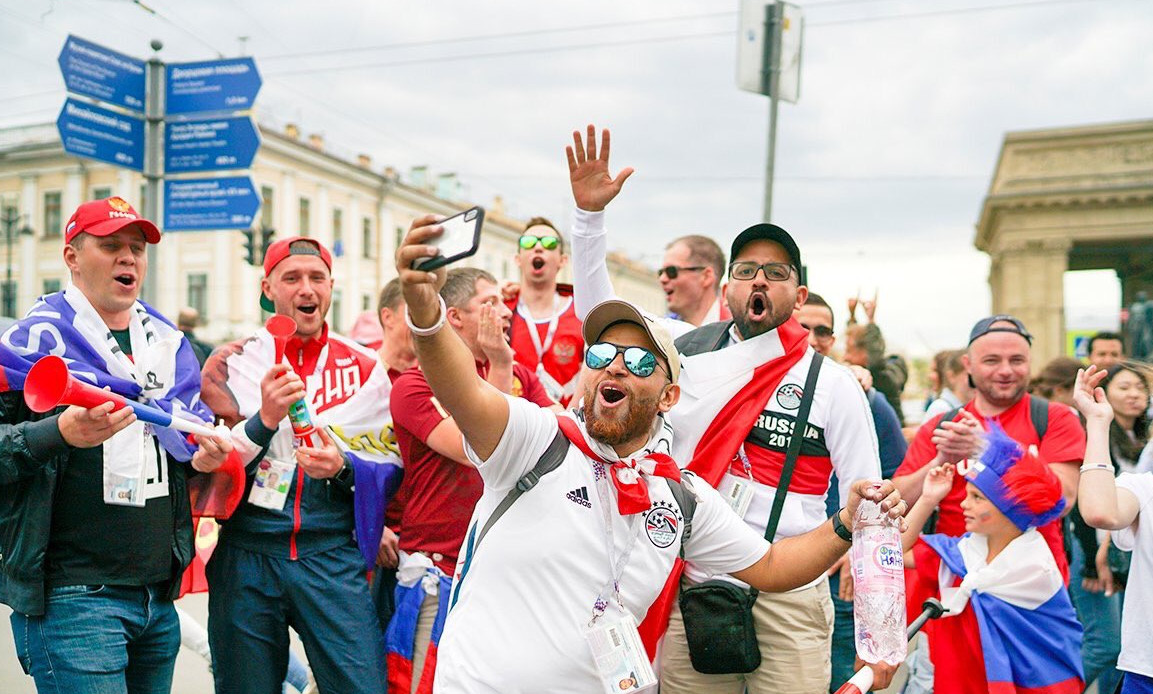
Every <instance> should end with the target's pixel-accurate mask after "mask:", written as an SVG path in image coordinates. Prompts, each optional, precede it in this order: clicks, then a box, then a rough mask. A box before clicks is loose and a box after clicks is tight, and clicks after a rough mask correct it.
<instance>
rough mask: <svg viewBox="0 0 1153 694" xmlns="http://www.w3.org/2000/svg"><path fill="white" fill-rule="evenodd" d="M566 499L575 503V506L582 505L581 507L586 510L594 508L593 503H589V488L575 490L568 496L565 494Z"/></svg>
mask: <svg viewBox="0 0 1153 694" xmlns="http://www.w3.org/2000/svg"><path fill="white" fill-rule="evenodd" d="M565 498H566V499H568V500H569V501H571V502H573V503H574V504H580V505H581V506H584V507H585V508H592V507H593V505H592V502H591V501H589V490H588V487H580V488H578V489H574V490H572V491H571V492H569V493H568V494H565Z"/></svg>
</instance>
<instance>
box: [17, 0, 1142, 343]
mask: <svg viewBox="0 0 1153 694" xmlns="http://www.w3.org/2000/svg"><path fill="white" fill-rule="evenodd" d="M798 4H799V5H800V6H801V7H802V9H803V10H804V13H805V23H806V26H805V30H804V55H803V61H802V76H801V96H800V100H799V102H798V103H796V104H782V105H781V107H780V122H779V125H778V136H777V137H778V144H777V146H778V150H777V160H776V175H777V180H776V185H775V189H774V190H775V192H774V210H773V215H772V217H773V221H775V222H776V223H778V224H780V225H782V226H784V227H785V228H786V229H789V230H790V231H791V232H792V233H793V234H794V236H796V238H797V239H798V242H799V243H800V245H801V248H802V252H803V255H804V259H805V262H806V264H807V265H808V266H809V278H810V282H809V284H810V287H811V288H813V289H814V290H815V291H818V292H820V293H822V294H823V295H825V296H826V298H827V299H829V300H830V301H831V302H832V303H833V304H834V306H835V307H836V308H837V309H838V311H839V314H840V315H839V316H838V325H840V324H841V323H843V314H844V313H845V311H844V309H843V308H842V307H843V306H844V301H845V299H846V298H847V296H849V295H852V294H856V293H857V292H858V291H860V292H861V293H862V295H865V296H871V295H872V293H873V292H875V291H876V292H879V306H880V309H879V311H878V321H879V322H880V323H881V324H882V327H883V328H884V329H885V331H886V334H887V336H888V338H889V341H890V343H891V346H892V347H893V348H895V349H901V350H905V351H907V352H909V353H913V354H921V353H928V352H931V351H935V350H937V349H942V348H946V347H951V346H954V345H959V344H960V343H961V342H963V340H964V337H965V335H966V334H967V332H968V328H969V326H970V325H971V324H972V323H973V322H974V321H975V320H976V319H977V318H979V317H981V316H982V315H984V314H986V313H987V312H988V310H989V306H990V298H989V291H988V285H987V282H986V276H987V271H988V260H987V258H986V257H985V256H984V255H983V254H981V253H979V252H977V251H976V250H975V249H974V248H973V245H972V240H973V235H974V224H975V222H976V220H977V218H978V215H979V212H980V208H981V203H982V200H983V197H984V195H985V193H986V191H987V189H988V185H989V180H990V178H991V175H992V171H993V167H994V165H995V163H996V159H997V155H998V152H999V150H1000V145H1001V141H1002V138H1003V135H1004V133H1005V132H1007V131H1014V130H1030V129H1038V128H1051V127H1062V126H1070V125H1082V124H1093V123H1107V122H1114V121H1126V120H1138V119H1147V118H1150V117H1153V114H1151V112H1153V108H1151V107H1153V84H1151V81H1150V77H1149V76H1150V75H1153V50H1150V48H1149V47H1150V37H1151V36H1153V2H1149V0H1003V1H1001V2H997V1H995V0H918V1H902V0H813V1H811V2H805V1H802V2H799V3H798ZM738 5H739V2H738V0H661V1H660V2H657V1H656V0H634V1H633V2H620V1H619V0H617V1H612V2H610V1H608V0H581V1H580V2H576V1H573V0H549V1H548V2H535V3H533V2H525V1H523V0H521V1H519V2H512V1H510V0H490V1H488V2H466V1H465V0H427V1H425V2H419V3H418V2H408V1H406V2H399V1H397V0H387V1H376V2H368V1H367V0H360V1H359V2H352V1H350V0H327V1H326V2H323V3H321V2H303V1H301V0H296V1H295V2H293V1H285V0H277V1H273V0H227V1H225V0H197V2H194V3H190V2H178V1H176V0H146V2H140V3H134V2H132V1H131V0H67V1H65V0H54V1H52V0H19V1H17V0H0V65H2V66H3V67H4V69H3V70H2V71H0V93H3V94H4V95H5V96H4V98H3V99H2V100H0V127H4V126H10V125H18V124H26V123H38V122H49V121H52V120H55V118H56V115H57V114H58V112H59V110H60V107H61V103H62V101H63V98H64V88H63V82H62V80H61V78H60V75H59V69H58V67H57V64H56V57H57V55H58V53H59V51H60V48H61V46H62V45H63V42H64V39H65V37H66V36H67V35H68V34H69V33H73V34H76V35H78V36H81V37H84V38H87V39H89V40H92V41H94V42H96V43H100V44H102V45H105V46H108V47H110V48H114V49H116V50H119V51H121V52H124V53H128V54H131V55H135V56H138V57H142V58H144V57H148V55H149V54H150V52H151V51H150V49H149V48H148V43H149V40H150V39H153V38H159V39H161V40H162V41H163V42H164V45H165V47H164V49H163V51H162V52H161V56H162V58H163V59H164V60H166V61H169V62H181V61H194V60H205V59H212V58H215V57H217V56H218V55H225V56H232V55H237V54H239V53H241V52H243V53H245V54H249V55H252V56H254V57H255V58H256V61H257V64H258V66H259V68H260V70H261V72H262V73H263V75H264V79H265V83H264V89H263V91H262V92H261V94H260V96H259V98H258V100H257V111H258V117H259V118H260V119H261V120H262V121H264V122H266V123H269V124H272V125H276V126H279V125H283V124H284V123H286V122H294V123H297V124H299V125H300V126H301V129H302V130H303V131H304V132H305V133H306V134H308V133H320V134H323V135H324V136H325V138H326V139H327V141H328V143H329V145H330V146H331V147H332V148H333V149H335V150H336V151H338V152H340V153H344V154H347V155H349V156H352V155H354V154H356V153H358V152H366V153H370V154H372V155H373V157H374V161H375V162H376V163H377V164H378V165H380V166H383V165H385V164H389V165H392V166H395V167H396V168H397V169H399V170H400V171H402V172H407V171H408V170H409V169H410V167H412V166H415V165H422V164H423V165H428V166H429V168H430V170H431V171H432V172H433V173H440V172H456V173H457V174H458V175H459V176H460V178H461V179H462V181H463V183H464V186H465V187H464V191H465V194H466V196H467V197H468V198H470V199H472V200H475V201H477V202H479V203H481V204H487V203H489V202H490V201H491V200H492V197H493V196H494V195H498V194H499V195H501V196H502V197H503V198H504V200H505V202H506V205H507V207H508V210H509V211H510V212H511V213H512V214H514V215H517V216H520V217H526V218H527V217H528V216H532V215H536V214H544V215H546V216H551V217H553V218H555V219H558V220H562V221H564V220H567V218H568V217H569V214H570V212H569V205H570V204H571V203H570V199H569V194H568V187H567V170H566V168H565V164H564V146H565V145H566V144H567V143H568V142H570V138H571V135H570V133H571V131H572V130H573V129H574V128H580V127H583V126H584V125H585V124H587V123H595V124H597V125H601V126H607V127H610V128H611V129H612V132H613V136H614V147H613V161H612V165H613V168H614V169H617V168H619V167H622V166H632V167H634V168H636V170H637V173H636V174H635V175H634V176H633V177H632V179H630V180H629V182H628V184H627V185H626V188H625V191H624V192H623V193H622V195H621V197H620V198H619V199H618V200H617V201H616V202H614V203H613V206H612V207H611V208H610V212H609V214H610V217H609V227H610V232H611V233H612V234H613V236H614V244H615V245H616V246H617V247H619V248H620V249H621V250H624V251H626V252H629V253H630V254H632V255H634V256H636V257H639V258H642V259H644V260H646V261H648V262H650V263H652V264H654V265H655V264H656V263H657V261H658V260H659V259H660V255H661V251H660V249H661V248H663V246H664V245H665V243H667V241H668V240H669V239H671V238H673V237H676V236H680V235H683V234H690V233H704V234H709V235H712V236H713V237H715V238H716V239H717V240H718V241H719V242H720V243H721V244H722V245H723V246H725V247H727V245H728V243H729V242H730V241H731V239H732V238H733V236H735V235H736V233H737V232H739V231H740V230H741V229H743V228H744V227H745V226H747V225H749V224H751V223H754V222H757V221H760V218H761V214H762V200H763V189H764V188H763V186H764V169H765V151H766V139H767V131H768V100H767V99H766V98H764V97H762V96H759V95H755V94H750V93H746V92H742V91H739V90H738V89H737V88H736V85H735V73H736V45H737V38H736V35H737V31H736V29H737V9H738ZM1078 274H1082V275H1083V274H1084V273H1078ZM1068 282H1069V283H1072V284H1073V285H1074V286H1076V287H1077V288H1078V289H1079V290H1080V291H1078V292H1077V293H1078V295H1080V296H1081V297H1082V298H1080V299H1078V305H1077V307H1076V312H1077V317H1074V321H1075V322H1084V316H1096V315H1100V316H1105V317H1104V318H1101V319H1100V320H1101V321H1103V324H1106V325H1107V324H1108V323H1109V320H1110V318H1109V315H1110V313H1111V312H1112V313H1115V307H1116V302H1117V301H1118V300H1119V299H1118V297H1117V289H1116V282H1115V281H1114V280H1111V279H1110V278H1109V277H1107V276H1105V277H1103V276H1102V275H1101V273H1094V274H1093V275H1091V276H1081V277H1074V276H1071V277H1069V278H1068Z"/></svg>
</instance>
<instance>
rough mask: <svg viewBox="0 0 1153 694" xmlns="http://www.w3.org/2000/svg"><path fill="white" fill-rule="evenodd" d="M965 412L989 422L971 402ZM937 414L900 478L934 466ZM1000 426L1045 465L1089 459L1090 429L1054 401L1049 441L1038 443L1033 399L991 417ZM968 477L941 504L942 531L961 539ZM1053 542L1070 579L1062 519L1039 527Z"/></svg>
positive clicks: (911, 451)
mask: <svg viewBox="0 0 1153 694" xmlns="http://www.w3.org/2000/svg"><path fill="white" fill-rule="evenodd" d="M965 409H966V410H968V411H970V412H972V413H973V414H974V415H975V416H976V417H977V419H980V420H981V421H982V422H984V421H985V417H983V416H982V415H981V414H980V413H979V412H977V407H976V405H975V404H974V403H973V402H972V401H970V402H969V403H968V404H966V405H965ZM943 416H944V415H943V414H942V415H938V416H936V417H933V418H932V419H930V420H929V421H928V422H926V423H924V424H922V425H921V428H920V429H918V430H917V436H916V437H915V438H914V439H913V442H912V443H911V444H909V450H908V452H907V453H905V459H904V460H903V461H902V462H901V467H899V468H897V472H896V474H895V475H894V476H895V477H901V476H903V475H910V474H912V473H914V472H916V471H917V470H920V469H921V468H923V467H924V466H925V465H928V464H929V461H931V460H932V459H933V458H934V457H935V456H936V455H937V447H936V446H935V445H933V441H932V437H933V430H934V429H936V428H937V424H938V423H939V422H940V421H941V417H943ZM990 419H992V420H993V421H995V422H997V423H998V424H1000V425H1001V428H1002V429H1004V430H1005V433H1006V434H1008V435H1009V437H1010V438H1012V439H1013V440H1014V441H1016V442H1017V443H1019V444H1021V445H1022V446H1024V447H1025V448H1029V447H1031V446H1036V451H1037V459H1038V460H1040V461H1041V462H1043V463H1068V464H1070V465H1076V466H1080V464H1081V460H1082V458H1084V457H1085V430H1084V429H1082V428H1081V421H1080V420H1079V419H1078V418H1077V415H1076V414H1074V413H1073V410H1072V409H1071V408H1069V407H1068V406H1066V405H1062V404H1060V403H1055V402H1051V403H1049V426H1048V428H1047V429H1046V430H1045V438H1044V439H1042V440H1038V439H1037V430H1036V429H1035V428H1034V427H1033V419H1032V417H1031V416H1030V414H1029V397H1028V396H1024V397H1022V398H1021V399H1020V400H1018V401H1017V402H1016V403H1015V404H1014V405H1013V406H1012V407H1010V408H1009V409H1007V410H1005V411H1004V412H1002V413H1001V414H999V415H996V416H995V417H990ZM965 482H966V480H965V478H964V477H962V476H961V475H957V476H955V477H954V478H953V489H952V490H951V491H950V492H949V493H948V495H946V496H945V498H944V499H942V500H941V505H940V506H939V515H938V518H937V530H936V531H937V532H939V533H942V534H945V535H952V536H959V535H964V534H965V515H964V513H962V511H961V501H962V500H963V499H964V498H965ZM1037 530H1038V531H1040V533H1041V535H1043V536H1044V537H1045V541H1046V542H1048V543H1049V549H1051V550H1052V551H1053V558H1054V559H1056V560H1057V567H1058V568H1060V569H1061V574H1062V575H1063V576H1064V577H1065V581H1066V583H1067V582H1068V581H1069V563H1068V562H1067V561H1066V560H1065V543H1064V540H1063V538H1062V535H1061V519H1059V518H1058V519H1056V520H1054V521H1051V522H1049V523H1047V524H1046V525H1043V526H1041V527H1040V528H1038V529H1037Z"/></svg>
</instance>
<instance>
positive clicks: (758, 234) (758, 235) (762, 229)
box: [729, 223, 804, 283]
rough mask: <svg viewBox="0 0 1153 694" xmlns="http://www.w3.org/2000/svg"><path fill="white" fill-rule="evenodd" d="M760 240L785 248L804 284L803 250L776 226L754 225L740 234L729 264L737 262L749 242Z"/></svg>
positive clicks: (730, 254) (787, 233)
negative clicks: (802, 272)
mask: <svg viewBox="0 0 1153 694" xmlns="http://www.w3.org/2000/svg"><path fill="white" fill-rule="evenodd" d="M759 239H764V240H766V241H775V242H776V243H779V244H781V245H782V246H784V248H785V252H787V253H788V254H789V259H790V260H791V261H792V263H793V268H794V269H795V270H796V271H797V277H798V278H801V281H802V283H803V282H804V278H802V277H801V249H799V248H797V242H796V241H794V240H793V237H792V236H791V235H789V232H787V231H785V230H784V229H782V228H781V227H779V226H777V225H776V224H765V223H762V224H754V225H752V226H751V227H749V228H748V229H745V230H744V231H742V232H741V233H740V234H738V235H737V238H736V239H735V240H734V241H733V247H732V251H731V252H730V253H729V262H734V261H736V259H737V255H739V254H740V252H741V249H742V248H744V247H745V246H746V245H748V243H749V242H751V241H757V240H759Z"/></svg>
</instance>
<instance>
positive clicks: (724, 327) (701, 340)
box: [673, 320, 733, 357]
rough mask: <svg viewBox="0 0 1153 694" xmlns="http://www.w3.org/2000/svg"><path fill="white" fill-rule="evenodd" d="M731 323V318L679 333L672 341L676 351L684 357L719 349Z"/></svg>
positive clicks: (727, 334)
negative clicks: (682, 333)
mask: <svg viewBox="0 0 1153 694" xmlns="http://www.w3.org/2000/svg"><path fill="white" fill-rule="evenodd" d="M732 324H733V322H732V321H731V320H727V321H717V322H716V323H709V324H707V325H702V326H701V327H699V328H697V329H696V330H690V331H689V332H687V333H685V334H684V335H681V336H680V337H678V338H677V339H676V340H674V341H673V344H675V345H676V347H677V351H678V352H680V353H681V354H683V355H685V356H686V357H691V356H693V355H694V354H705V353H706V352H715V351H717V350H718V349H720V348H721V345H723V344H724V343H725V340H726V339H728V336H729V328H730V327H731V326H732Z"/></svg>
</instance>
